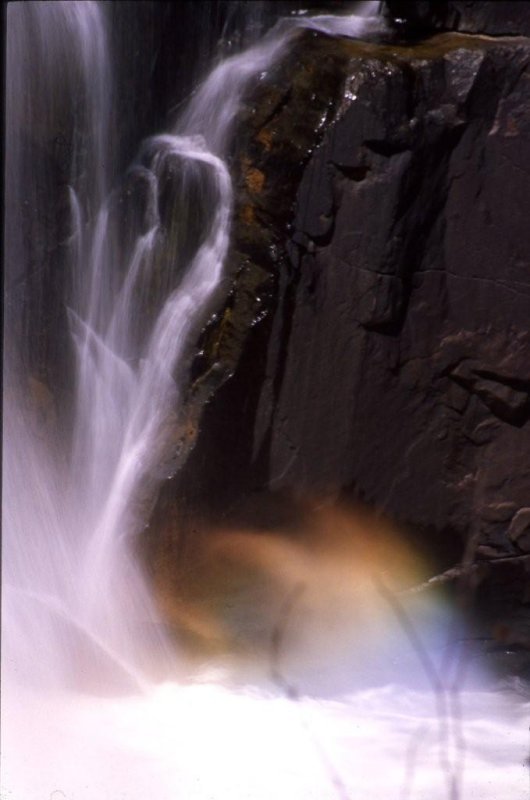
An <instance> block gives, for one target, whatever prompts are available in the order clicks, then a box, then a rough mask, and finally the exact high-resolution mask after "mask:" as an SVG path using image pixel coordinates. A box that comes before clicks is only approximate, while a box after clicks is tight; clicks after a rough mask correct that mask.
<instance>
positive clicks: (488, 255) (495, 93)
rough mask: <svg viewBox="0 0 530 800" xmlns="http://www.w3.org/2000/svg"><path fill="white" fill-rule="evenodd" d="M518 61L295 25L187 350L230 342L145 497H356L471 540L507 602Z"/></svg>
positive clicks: (518, 493)
mask: <svg viewBox="0 0 530 800" xmlns="http://www.w3.org/2000/svg"><path fill="white" fill-rule="evenodd" d="M475 5H487V4H475ZM508 5H511V4H508ZM529 63H530V42H529V41H528V40H525V39H524V38H520V39H517V40H512V39H509V38H506V39H501V38H498V39H496V40H487V39H484V38H482V37H476V36H463V35H460V34H441V35H438V36H435V37H433V38H431V39H429V40H428V41H427V42H417V43H415V44H401V45H389V44H381V45H377V44H366V43H361V42H352V41H346V40H330V39H329V38H328V37H325V36H321V35H318V34H314V33H312V34H307V33H306V34H303V35H301V36H300V38H299V45H298V46H297V47H294V48H293V50H292V53H291V55H290V56H289V60H288V61H287V62H286V64H285V65H284V68H283V71H282V68H280V70H278V71H275V72H274V73H273V74H271V75H270V76H268V77H267V78H266V80H265V81H264V83H263V85H262V86H261V88H260V89H258V91H257V93H256V95H255V96H254V97H253V98H249V100H248V105H247V107H246V110H245V112H244V114H243V117H242V120H241V123H242V128H241V130H242V134H241V138H240V141H239V143H238V148H237V150H236V154H235V156H234V158H235V161H234V169H235V172H236V175H237V176H238V177H237V186H238V190H237V197H238V201H237V203H238V204H237V209H236V223H235V227H234V241H233V251H232V256H231V260H229V264H228V268H229V274H231V275H232V278H231V281H232V283H231V288H230V298H229V301H228V304H227V305H226V307H225V310H224V311H221V312H219V315H218V323H217V325H213V326H211V327H210V328H209V329H208V330H207V331H206V333H205V334H204V342H205V343H206V344H207V346H206V347H205V348H203V357H204V358H206V361H205V362H204V364H203V365H202V367H201V365H200V364H199V362H197V363H196V366H197V370H198V372H199V373H201V372H204V370H205V367H206V365H207V363H208V360H209V362H210V363H211V361H212V358H211V353H213V352H214V350H215V348H217V351H216V352H217V355H218V356H220V352H221V350H223V349H224V352H225V354H226V353H228V352H229V351H231V353H230V356H229V358H228V361H229V369H228V371H229V373H230V374H231V375H232V377H231V379H230V380H229V381H228V382H226V383H225V384H224V385H223V387H222V388H221V389H219V391H218V392H217V393H216V395H215V396H214V398H213V399H212V400H211V402H210V403H209V405H208V406H207V408H206V411H205V414H204V417H203V420H202V423H201V431H200V434H199V438H198V441H197V446H196V448H195V450H194V452H193V453H192V455H191V457H190V459H189V461H188V463H187V466H186V468H185V469H184V471H183V472H182V473H181V475H180V476H179V478H178V481H177V482H176V483H172V484H171V483H170V484H168V485H167V486H166V488H165V489H164V491H163V493H162V497H161V501H160V503H161V505H160V508H163V507H164V504H165V503H169V502H170V501H171V499H172V498H174V497H175V493H177V495H178V496H179V497H181V498H182V497H185V498H186V501H187V503H188V506H189V507H191V508H193V507H195V508H198V507H201V508H202V509H203V510H204V509H207V510H211V511H212V512H215V513H222V514H223V515H225V516H229V515H230V514H232V513H237V511H235V512H234V509H237V508H238V507H243V506H247V505H248V501H249V498H250V497H252V496H254V495H256V494H259V493H260V492H270V491H276V490H282V491H295V492H297V493H302V494H303V493H305V494H311V493H325V494H328V495H330V494H331V495H334V496H342V497H347V498H350V499H361V500H363V501H364V502H366V503H367V504H369V505H370V506H372V507H375V508H378V509H380V510H382V511H384V512H385V513H387V514H389V515H390V516H391V517H393V518H396V519H398V520H400V521H402V522H404V523H406V524H407V525H409V526H411V527H412V528H413V529H415V530H416V531H422V532H423V533H422V534H421V535H422V536H423V537H424V539H426V540H428V542H429V547H430V548H432V549H433V550H435V551H436V550H438V551H439V552H440V553H442V554H445V555H442V556H441V562H443V561H444V558H445V564H446V565H449V563H451V560H452V559H453V558H454V557H455V554H456V553H460V556H461V554H462V548H463V547H464V545H465V544H466V543H467V553H468V557H470V555H471V557H472V558H473V559H476V560H481V561H484V562H487V570H486V573H485V574H487V578H484V579H483V588H482V589H481V590H480V592H481V594H480V595H479V599H480V602H481V604H482V605H483V606H484V608H489V609H490V611H491V614H492V615H493V616H494V617H495V618H497V617H498V618H499V619H505V618H507V614H508V611H506V609H511V610H513V608H514V607H517V608H518V609H519V610H520V611H521V613H522V614H523V617H524V613H523V612H524V607H525V604H526V603H527V600H528V598H527V597H526V594H527V591H526V589H525V586H526V584H527V580H528V578H527V570H528V564H527V561H528V558H527V557H526V555H525V553H526V552H527V538H528V536H529V534H528V532H527V527H526V516H525V514H526V511H527V506H528V486H529V484H530V459H529V456H528V453H529V452H530V426H529V422H528V420H529V416H530V373H529V364H530V333H529V332H528V319H530V283H529V277H528V276H529V274H530V273H529V267H530V245H529V240H528V234H527V215H528V208H527V206H528V199H527V198H528V169H527V164H528V162H529V156H530V141H529V135H530V112H529V109H528V104H527V102H526V98H527V96H528V91H529V88H530V71H529ZM302 108H305V111H302ZM319 120H320V123H319V122H318V121H319ZM234 265H235V266H234ZM219 319H220V320H221V324H220V325H219ZM249 320H252V323H253V324H251V325H250V327H249ZM208 353H210V356H208ZM214 360H215V359H214ZM217 360H219V361H221V362H223V360H224V361H225V363H226V361H227V359H226V358H225V359H223V358H222V357H219V359H217ZM199 367H200V368H199ZM460 556H458V557H460ZM508 585H509V587H510V591H509V592H508V591H507V588H506V587H507V586H508ZM499 598H501V600H500V601H499ZM503 604H504V607H503ZM511 610H510V614H511V613H512V611H511ZM505 611H506V613H505ZM503 615H504V616H503ZM510 619H511V620H512V622H513V619H514V617H513V614H512V616H511V617H510ZM512 622H511V623H510V625H512ZM502 624H504V622H503V623H502ZM513 625H515V626H516V627H517V626H519V627H518V628H517V630H518V631H519V633H513V631H512V632H511V633H509V634H506V630H505V628H503V629H502V630H503V631H504V634H503V635H504V637H505V638H504V641H508V642H513V641H519V640H520V639H522V638H525V637H524V635H523V634H522V633H521V632H520V631H521V630H522V629H523V628H524V627H525V625H526V623H524V624H523V623H522V622H521V623H519V622H517V624H516V623H513ZM510 630H511V628H510Z"/></svg>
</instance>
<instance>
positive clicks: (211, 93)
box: [1, 2, 527, 800]
mask: <svg viewBox="0 0 530 800" xmlns="http://www.w3.org/2000/svg"><path fill="white" fill-rule="evenodd" d="M364 6H365V7H366V8H365V9H364V10H365V11H367V12H368V14H369V12H370V10H371V9H372V10H373V8H374V6H377V3H376V4H373V3H372V4H364ZM106 11H107V10H106V8H105V4H103V5H100V4H98V3H94V2H64V3H54V2H36V3H33V2H29V3H12V4H10V6H9V7H8V15H7V33H8V35H7V109H6V219H5V226H6V246H5V264H6V315H5V320H6V323H5V332H4V341H5V359H4V376H5V379H4V380H5V398H4V427H3V445H4V456H3V510H2V520H3V559H2V693H3V702H2V767H3V770H2V795H1V796H2V800H8V798H9V799H10V800H47V799H48V798H54V800H59V798H68V800H96V798H98V800H100V799H105V798H106V799H108V800H120V799H121V798H123V800H133V799H136V798H138V800H139V798H146V797H153V798H154V797H156V798H158V800H177V798H178V799H179V800H180V798H182V800H194V798H197V800H199V799H200V800H206V798H215V800H223V798H225V797H226V798H228V797H230V798H239V797H241V798H243V797H245V798H255V799H256V800H257V799H258V798H264V799H265V798H271V797H280V798H286V800H295V799H296V798H301V799H302V798H304V799H305V798H313V797H314V798H315V799H316V798H319V800H323V799H324V798H327V797H329V798H335V797H339V798H344V797H351V798H354V797H362V798H363V799H364V798H369V797H373V798H374V799H375V798H377V800H379V798H383V797H385V798H386V797H388V796H393V797H402V798H403V800H405V798H407V797H410V798H418V799H419V798H423V797H425V798H427V797H428V798H429V800H431V799H432V798H435V799H436V798H445V797H447V798H449V797H452V798H453V799H454V800H455V799H456V798H457V796H458V797H462V798H467V797H469V798H474V797H477V798H484V799H486V798H491V800H504V798H506V800H508V798H509V800H514V798H518V797H521V798H523V797H524V796H525V792H526V787H527V777H526V772H525V767H524V765H523V761H524V758H525V755H526V749H527V739H526V725H525V723H524V714H525V711H526V709H525V705H524V703H522V702H521V700H520V698H518V697H516V695H515V694H514V693H513V692H508V691H507V690H506V691H502V692H501V691H500V690H499V691H497V692H496V693H494V692H493V691H492V690H491V687H490V685H489V684H488V691H486V689H485V688H484V681H483V678H482V677H481V675H482V673H481V671H477V675H476V683H475V684H473V681H471V684H470V688H469V691H468V692H465V693H462V696H461V700H462V704H463V711H462V719H464V720H465V731H466V742H467V756H466V759H467V760H466V765H465V766H466V769H465V770H464V768H463V767H464V765H463V763H462V764H460V762H458V764H456V761H458V759H460V758H461V756H460V754H461V752H463V750H462V748H461V747H460V746H457V744H458V743H456V744H455V741H456V740H455V741H451V742H449V744H447V742H445V740H444V741H443V742H442V743H441V740H440V725H442V727H443V723H444V720H443V719H442V721H440V713H439V708H438V707H437V699H436V693H434V694H433V692H432V691H431V688H429V687H428V686H425V685H423V686H422V687H421V688H418V687H417V686H416V681H415V680H412V681H411V680H410V677H411V673H410V672H408V674H407V676H406V677H407V681H405V683H406V684H407V685H406V686H403V687H402V688H400V689H397V688H396V686H394V685H393V684H396V685H397V684H399V683H400V682H401V678H403V675H392V674H391V673H392V670H390V673H389V674H388V675H386V677H385V680H378V683H377V687H370V688H366V685H365V684H363V688H359V687H356V685H355V680H356V673H355V658H354V654H353V653H351V654H350V656H349V658H348V659H344V658H343V659H342V662H341V663H340V666H337V664H335V665H332V667H331V674H334V673H336V672H337V671H339V672H343V673H346V672H347V673H348V674H351V686H349V687H348V688H347V689H342V690H341V693H340V696H339V695H337V696H336V697H334V698H333V699H329V695H330V693H331V694H332V692H330V690H329V686H328V688H327V689H326V692H325V693H324V690H323V685H324V684H325V683H326V681H327V682H328V683H329V680H330V678H329V676H328V677H327V678H326V679H325V680H324V679H323V681H322V686H321V685H320V682H319V680H316V681H315V679H314V678H313V679H312V682H311V681H310V683H311V687H312V688H311V691H308V692H307V697H303V698H302V699H300V700H298V701H296V702H294V701H292V700H289V699H287V698H285V697H283V696H282V693H281V691H280V689H279V688H278V687H277V686H274V685H271V683H270V681H269V680H268V679H267V677H266V670H265V672H262V673H260V672H259V671H258V673H253V672H251V673H244V674H240V675H239V678H238V680H236V676H234V674H233V670H232V669H231V668H228V667H226V666H223V667H221V666H219V667H218V669H217V668H216V669H217V671H216V672H215V673H214V674H213V675H212V674H211V673H203V674H202V675H197V676H195V680H194V681H193V682H191V683H189V682H188V683H187V684H181V685H178V684H176V683H172V682H170V678H171V676H172V675H176V674H178V662H179V656H178V654H175V653H174V652H173V648H172V646H171V645H170V643H169V642H168V641H167V639H166V636H165V634H164V630H163V625H162V622H161V620H160V619H159V616H158V613H157V610H156V609H155V606H154V603H153V601H152V598H151V596H150V592H149V588H148V583H147V582H146V580H145V577H144V575H143V574H142V571H141V568H140V566H139V564H138V562H137V560H136V558H135V556H134V550H133V544H134V539H135V537H136V536H137V534H138V533H139V532H140V531H141V529H142V526H143V524H144V523H145V508H144V503H146V502H147V500H146V498H147V499H148V498H149V494H150V492H151V491H152V489H153V487H154V486H155V485H156V483H157V482H159V480H160V477H159V475H158V472H157V468H158V465H159V463H160V462H161V461H162V460H163V458H164V457H165V456H166V455H167V454H166V453H165V451H164V445H163V440H164V431H165V426H166V425H167V422H168V418H169V417H170V415H171V413H172V412H173V411H174V409H176V408H178V404H179V392H180V391H181V389H180V385H181V384H180V381H181V380H184V379H185V375H183V374H182V371H183V369H184V367H183V360H184V358H185V355H186V348H187V346H188V345H189V344H190V342H191V340H192V338H193V336H194V335H196V333H197V330H198V326H200V324H201V322H202V321H203V320H204V316H205V314H206V313H207V312H208V309H209V302H210V301H211V298H212V295H213V293H214V291H215V289H216V287H217V286H218V284H219V280H220V278H221V274H222V269H223V263H224V259H225V256H226V252H227V248H228V242H229V234H230V218H231V209H232V186H231V179H230V174H229V172H228V169H227V165H226V162H225V160H224V159H225V156H226V153H227V150H228V146H229V144H230V136H231V125H232V122H233V121H234V118H235V115H236V112H237V109H238V107H239V104H240V102H241V98H242V96H243V93H244V91H245V90H246V88H247V87H248V86H249V84H250V83H251V82H252V81H253V80H255V79H257V77H258V76H259V75H260V73H262V72H264V71H265V70H267V69H268V68H269V66H270V65H271V64H274V63H275V61H277V59H278V58H280V56H281V52H282V50H283V49H284V48H286V47H287V46H288V43H289V38H290V34H291V31H292V30H293V28H294V27H296V26H297V25H301V24H303V25H307V26H310V27H315V28H319V29H322V30H324V31H326V32H327V33H331V34H334V33H340V32H343V33H346V34H347V35H358V34H360V33H362V31H363V30H368V29H373V28H375V27H377V25H378V24H379V22H378V21H376V20H374V19H373V18H371V17H369V16H368V17H361V16H358V15H357V16H350V17H343V18H336V17H329V16H326V17H318V18H313V19H310V18H305V17H304V18H297V19H294V18H293V19H292V20H290V21H289V22H288V23H283V24H281V25H280V26H278V27H277V29H276V30H275V32H273V33H272V34H269V35H268V36H267V37H265V38H264V39H263V40H262V41H261V42H258V43H257V44H256V45H254V46H252V47H251V48H249V49H248V50H246V51H245V52H243V53H242V54H239V55H236V56H233V57H231V58H230V59H226V60H224V61H222V62H221V63H220V64H219V65H218V66H217V67H216V68H215V69H214V70H213V71H212V72H211V74H210V75H209V77H208V78H207V79H206V81H205V82H204V83H203V85H202V86H201V87H199V89H198V90H197V91H196V93H195V95H194V97H193V98H192V100H191V102H190V103H189V105H188V107H187V108H186V109H185V110H184V112H183V113H182V114H181V116H180V119H179V121H178V123H177V125H176V126H175V129H174V130H173V131H170V132H168V133H165V134H162V135H158V136H154V137H152V138H151V139H149V140H148V141H146V142H144V143H143V144H142V146H141V148H140V153H139V156H138V159H137V162H136V163H135V164H133V165H132V167H131V174H134V175H137V176H140V177H141V179H142V181H143V182H144V185H145V187H146V189H145V191H146V207H147V212H146V214H145V220H146V222H145V221H144V223H145V224H144V225H143V227H142V229H141V230H134V229H130V230H129V231H128V241H127V248H125V250H126V255H124V250H121V249H120V242H121V240H120V235H119V231H118V224H117V222H116V220H115V214H114V212H113V208H114V205H115V197H116V194H115V190H113V181H114V177H115V176H114V175H113V160H114V157H115V150H114V146H115V145H114V144H113V133H112V124H113V123H112V109H113V80H112V62H111V53H110V52H109V48H110V44H109V32H108V26H107V20H106V17H107V13H106ZM74 105H75V111H74V112H73V111H72V108H73V106H74ZM70 117H73V119H74V123H73V129H74V132H77V133H78V134H79V135H78V136H77V137H76V136H74V137H73V141H72V144H71V147H70V149H69V151H68V157H67V166H66V167H65V168H64V171H65V174H64V175H63V181H66V184H67V196H68V201H69V213H70V219H71V224H70V229H71V230H70V236H69V239H68V241H67V242H65V243H64V246H65V247H66V248H67V258H66V268H67V271H68V279H67V280H66V281H65V282H64V283H65V285H66V286H67V288H68V292H67V298H66V300H65V303H66V305H67V307H68V312H67V313H68V324H69V332H70V337H71V345H70V344H67V343H66V342H65V343H64V345H63V346H64V351H65V358H66V354H67V352H68V350H69V348H70V347H71V351H72V352H73V354H74V362H75V381H74V382H73V386H72V391H71V395H72V405H73V413H72V422H71V431H72V434H71V440H69V441H68V442H65V441H63V440H62V439H61V434H60V436H59V441H55V440H54V438H53V436H49V437H48V438H43V436H42V433H41V431H39V430H38V428H37V427H36V425H35V423H34V415H33V412H31V409H29V410H28V403H27V397H26V395H27V391H28V390H27V385H28V384H27V383H24V377H23V375H24V369H23V368H22V366H21V365H22V363H23V360H24V357H25V356H24V353H25V349H24V341H20V340H19V339H18V337H19V336H20V331H21V330H22V333H24V330H26V328H25V327H24V324H23V325H22V326H19V325H18V321H19V319H18V318H19V316H24V314H26V310H25V308H24V299H22V300H20V299H19V297H20V294H17V292H20V287H21V286H22V287H24V286H25V285H26V284H27V282H28V276H30V277H31V276H32V275H33V273H34V272H35V270H37V272H38V269H39V265H38V264H37V266H35V264H34V263H33V262H32V249H31V244H30V245H28V241H27V240H28V235H29V237H30V239H31V237H32V236H35V233H34V231H35V229H36V228H35V225H33V226H32V223H33V222H34V223H35V224H36V223H37V222H38V220H36V219H35V218H36V216H38V214H39V213H42V211H43V209H45V208H46V201H45V200H44V201H43V199H42V192H43V191H44V192H46V191H54V189H51V188H50V187H51V186H52V182H51V181H50V178H49V174H48V173H47V172H46V167H45V166H44V165H43V162H42V161H41V160H40V157H39V155H38V154H39V152H40V149H39V148H40V145H41V144H42V143H45V142H46V141H47V140H48V139H49V137H50V136H51V135H52V134H53V132H54V131H55V129H56V127H57V125H58V124H59V123H58V122H57V120H61V119H68V118H70ZM28 142H29V146H28ZM28 154H29V155H28ZM175 170H176V171H178V172H179V174H180V175H181V179H182V185H183V187H184V190H183V192H184V197H183V201H182V202H184V203H185V202H186V196H185V189H186V186H196V185H197V184H199V185H200V186H201V191H202V194H201V197H202V202H203V206H204V207H203V208H202V209H201V211H202V213H203V214H204V217H205V219H207V220H208V222H207V225H206V229H205V230H204V232H203V235H202V238H201V239H200V241H199V242H198V244H197V246H196V248H195V252H194V254H193V255H192V256H191V258H190V260H189V262H188V263H186V264H179V265H178V272H179V274H178V275H175V276H174V278H173V280H172V281H171V282H170V283H171V285H170V286H169V289H168V292H167V295H166V296H165V297H164V298H163V300H162V301H161V302H160V303H159V308H157V312H156V315H154V316H153V317H152V321H151V322H150V323H149V324H147V323H146V324H144V323H142V322H140V318H141V312H142V308H143V307H144V306H143V302H144V298H145V295H146V293H147V292H148V290H149V286H150V285H151V280H152V273H153V271H154V270H156V269H157V268H158V266H159V264H158V260H157V259H158V255H159V253H160V247H161V245H163V241H164V237H165V236H168V233H167V231H166V230H165V228H164V225H163V224H162V221H161V214H160V210H159V198H160V193H161V187H162V185H163V183H164V181H165V180H166V179H167V176H168V175H169V174H171V173H172V171H175ZM193 211H194V209H191V213H193ZM183 214H184V211H183ZM28 217H29V220H30V226H29V228H28V225H27V219H28ZM28 230H29V231H30V234H28ZM45 250H46V248H45V247H44V249H43V250H42V252H45ZM31 280H32V286H36V285H39V284H38V279H37V281H35V280H34V279H33V277H32V278H31ZM42 291H43V295H42V296H43V297H45V296H46V295H45V292H44V287H42ZM21 296H22V298H24V291H22V295H21ZM43 302H45V301H43ZM15 321H16V322H17V325H15ZM28 324H29V325H30V326H31V320H30V321H29V323H25V325H26V326H27V325H28ZM35 324H37V322H36V323H35ZM14 330H16V331H17V334H16V336H15V334H14V333H13V331H14ZM35 385H36V386H37V387H39V386H40V384H39V383H38V382H37V383H36V384H35V383H34V384H33V386H34V387H35ZM41 400H42V397H41ZM61 413H62V412H61V409H59V410H58V416H59V421H58V424H57V430H58V431H59V432H61V431H62V429H63V427H66V415H65V426H61ZM435 616H436V614H435ZM436 624H438V623H436ZM342 635H343V633H342V632H341V631H340V630H339V631H338V633H337V636H338V638H340V637H341V636H342ZM441 638H442V634H441V633H440V634H439V635H438V634H437V635H436V636H435V639H436V641H440V640H441ZM386 658H387V659H388V654H387V656H386ZM413 660H414V659H413ZM387 663H392V659H391V658H390V659H389V660H387ZM407 663H408V662H407ZM408 669H409V668H408V667H407V670H408ZM413 671H414V670H413ZM310 673H311V668H310V666H309V667H308V674H310ZM417 673H418V675H420V674H421V669H420V668H419V667H418V669H417ZM414 674H416V672H414ZM155 678H158V680H156V679H155ZM161 678H164V681H161ZM479 679H480V680H479ZM229 681H231V685H232V688H228V686H227V685H225V684H227V683H228V682H229ZM238 682H239V688H234V687H235V686H236V684H237V683H238ZM418 682H420V683H423V684H425V681H423V682H422V681H421V680H420V678H419V677H418ZM303 684H304V677H303V671H302V678H301V687H302V689H301V691H302V694H304V689H303ZM324 694H325V695H326V696H327V697H328V699H322V697H321V696H323V695H324ZM318 697H321V699H318ZM455 736H456V734H455ZM455 736H453V739H455ZM442 738H443V737H442ZM450 738H451V737H450ZM447 748H449V750H448V749H447ZM449 751H450V752H449ZM462 758H463V756H462ZM455 759H456V761H455ZM447 760H449V761H451V764H450V765H449V766H448V764H447V763H446V762H447ZM453 761H454V762H455V763H453ZM485 765H487V766H485ZM452 770H453V771H455V774H458V787H459V788H458V790H459V791H461V795H457V794H453V795H451V793H450V792H451V791H453V790H452V789H451V787H450V786H449V785H448V781H449V782H450V774H451V771H452ZM501 774H502V779H501V777H500V776H501ZM448 776H449V777H448ZM389 792H390V794H389ZM400 793H401V794H400Z"/></svg>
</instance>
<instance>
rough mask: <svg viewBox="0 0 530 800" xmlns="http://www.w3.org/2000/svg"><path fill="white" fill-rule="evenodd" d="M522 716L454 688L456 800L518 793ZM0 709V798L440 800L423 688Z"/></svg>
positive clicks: (184, 695)
mask: <svg viewBox="0 0 530 800" xmlns="http://www.w3.org/2000/svg"><path fill="white" fill-rule="evenodd" d="M528 711H529V707H528V704H522V703H521V698H517V697H516V696H515V695H511V694H510V693H509V692H508V691H507V690H505V691H503V692H496V693H495V692H490V691H488V692H486V691H475V692H466V693H465V694H463V696H462V715H463V719H464V720H465V739H466V753H465V769H464V771H463V773H462V774H463V778H462V780H461V787H460V788H461V795H460V796H461V798H462V800H468V799H469V800H475V799H478V798H480V800H515V798H522V797H524V796H526V795H525V792H527V787H528V776H527V767H526V766H525V758H526V755H527V747H528V731H527V727H528V726H527V721H525V717H526V718H527V715H528ZM3 714H4V723H5V727H4V737H3V789H2V795H1V797H2V800H48V798H49V799H50V800H95V799H96V798H97V800H146V798H156V800H225V798H226V800H243V798H244V799H245V800H270V799H271V798H280V800H283V799H284V800H336V798H339V799H340V800H343V797H344V796H347V797H350V798H358V797H362V798H363V800H382V798H390V797H392V798H403V800H404V798H410V800H423V799H424V798H425V799H426V798H429V800H442V798H443V800H445V798H448V797H449V796H450V795H449V794H448V788H447V776H446V775H445V774H444V770H443V766H442V764H441V759H440V736H439V720H438V719H437V716H436V712H435V707H434V700H433V696H432V695H431V694H430V693H428V692H415V691H413V690H408V689H407V690H401V689H398V688H397V687H392V686H387V687H384V688H377V689H370V690H364V691H360V692H356V693H355V694H352V695H349V696H346V697H343V698H340V699H335V700H326V701H319V700H316V699H310V698H305V699H301V700H300V701H298V702H295V701H290V700H288V699H286V698H284V697H279V696H277V695H274V694H272V693H270V692H266V691H260V690H258V689H257V688H252V687H249V686H247V687H246V688H243V689H240V690H238V691H234V690H229V689H227V688H224V687H222V686H221V685H216V684H213V683H205V684H199V683H196V684H192V685H188V686H177V685H176V684H165V685H162V686H160V687H159V688H157V689H154V690H153V691H152V692H151V693H150V694H148V695H146V696H137V697H129V698H121V699H109V698H93V697H89V696H79V695H73V694H70V695H69V694H61V695H48V696H43V695H42V694H40V695H38V696H37V695H32V694H30V693H25V694H23V695H21V694H20V693H19V692H16V693H15V692H10V691H7V692H5V694H4V709H3ZM339 787H342V788H339Z"/></svg>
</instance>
